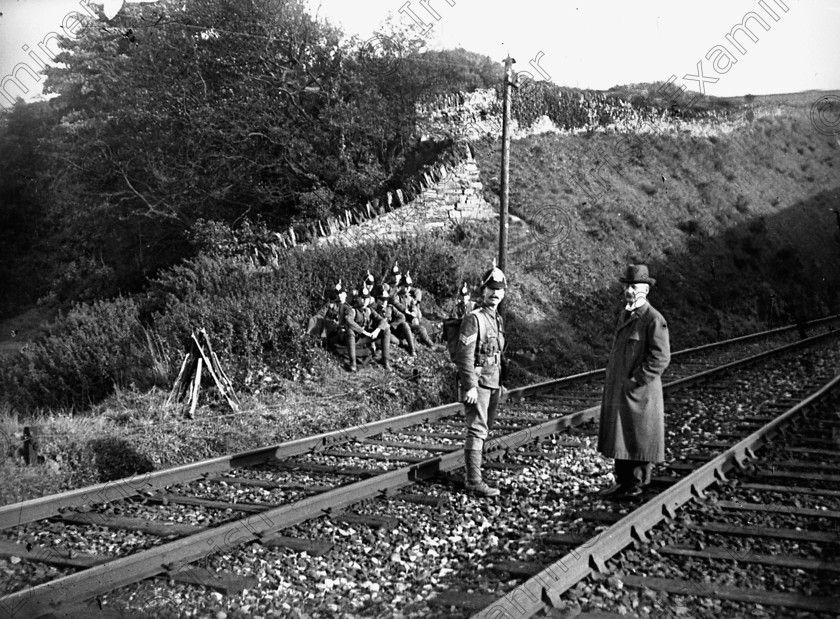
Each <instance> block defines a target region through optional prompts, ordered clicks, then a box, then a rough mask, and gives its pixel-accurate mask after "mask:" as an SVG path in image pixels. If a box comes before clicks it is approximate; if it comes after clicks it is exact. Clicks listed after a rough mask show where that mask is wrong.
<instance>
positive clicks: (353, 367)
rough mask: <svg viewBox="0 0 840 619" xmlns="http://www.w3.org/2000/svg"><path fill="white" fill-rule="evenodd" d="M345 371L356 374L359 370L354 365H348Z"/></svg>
mask: <svg viewBox="0 0 840 619" xmlns="http://www.w3.org/2000/svg"><path fill="white" fill-rule="evenodd" d="M347 371H348V372H358V371H359V368H358V367H357V366H356V364H355V363H348V364H347Z"/></svg>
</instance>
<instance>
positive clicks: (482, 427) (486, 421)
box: [464, 387, 502, 450]
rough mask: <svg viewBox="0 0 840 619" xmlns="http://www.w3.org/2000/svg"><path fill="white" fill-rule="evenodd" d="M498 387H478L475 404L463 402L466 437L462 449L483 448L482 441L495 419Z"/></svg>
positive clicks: (484, 439)
mask: <svg viewBox="0 0 840 619" xmlns="http://www.w3.org/2000/svg"><path fill="white" fill-rule="evenodd" d="M501 391H502V390H501V389H500V388H496V389H488V388H486V387H479V388H478V401H477V402H476V403H475V404H464V407H465V409H466V423H467V439H466V441H465V442H464V449H478V450H481V449H483V448H484V441H486V440H487V437H488V436H489V435H490V430H491V429H492V428H493V424H494V423H495V421H496V407H497V406H498V404H499V394H500V393H501Z"/></svg>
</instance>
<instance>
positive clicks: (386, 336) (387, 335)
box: [380, 327, 391, 370]
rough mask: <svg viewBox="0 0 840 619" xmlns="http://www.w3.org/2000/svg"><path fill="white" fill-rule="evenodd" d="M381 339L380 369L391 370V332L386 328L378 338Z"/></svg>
mask: <svg viewBox="0 0 840 619" xmlns="http://www.w3.org/2000/svg"><path fill="white" fill-rule="evenodd" d="M380 337H381V338H382V367H383V368H385V369H386V370H390V369H391V332H390V331H389V330H388V328H387V327H386V328H385V330H384V331H383V332H382V335H381V336H380Z"/></svg>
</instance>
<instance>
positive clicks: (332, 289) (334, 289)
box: [324, 280, 344, 301]
mask: <svg viewBox="0 0 840 619" xmlns="http://www.w3.org/2000/svg"><path fill="white" fill-rule="evenodd" d="M341 292H344V288H342V286H341V280H338V281H337V282H336V284H335V286H327V287H326V288H325V289H324V298H325V299H327V300H329V301H335V300H336V299H337V298H338V295H339V293H341Z"/></svg>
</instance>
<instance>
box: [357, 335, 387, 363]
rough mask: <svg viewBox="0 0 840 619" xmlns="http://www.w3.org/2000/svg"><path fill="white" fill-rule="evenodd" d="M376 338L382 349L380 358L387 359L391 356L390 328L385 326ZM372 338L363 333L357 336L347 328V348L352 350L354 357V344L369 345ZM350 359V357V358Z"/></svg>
mask: <svg viewBox="0 0 840 619" xmlns="http://www.w3.org/2000/svg"><path fill="white" fill-rule="evenodd" d="M376 340H377V341H378V342H379V346H380V347H381V350H382V360H383V361H388V360H389V359H390V357H391V330H390V329H389V328H388V327H385V328H384V329H382V330H381V331H380V332H379V335H378V336H377V338H376ZM372 342H373V340H372V339H371V338H369V337H367V336H365V335H363V336H358V335H356V332H355V331H353V330H351V329H348V330H347V348H348V350H352V351H353V352H352V355H353V356H354V357H355V354H356V346H357V345H358V346H370V345H371V343H372ZM351 360H352V358H351Z"/></svg>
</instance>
